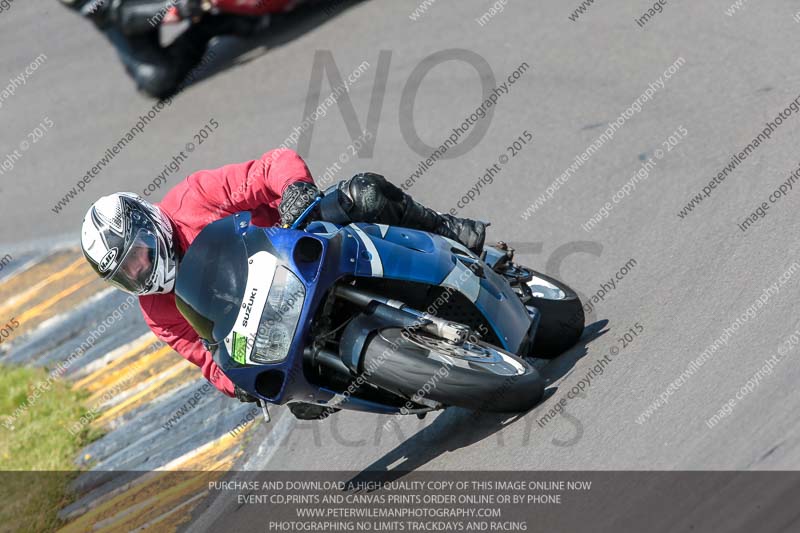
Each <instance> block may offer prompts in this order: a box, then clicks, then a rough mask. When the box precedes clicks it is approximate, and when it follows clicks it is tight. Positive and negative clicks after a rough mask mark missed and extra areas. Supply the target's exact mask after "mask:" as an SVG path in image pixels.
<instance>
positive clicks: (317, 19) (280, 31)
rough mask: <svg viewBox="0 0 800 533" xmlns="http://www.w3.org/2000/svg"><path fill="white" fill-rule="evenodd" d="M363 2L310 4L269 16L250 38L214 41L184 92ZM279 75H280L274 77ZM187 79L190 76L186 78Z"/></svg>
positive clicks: (336, 0)
mask: <svg viewBox="0 0 800 533" xmlns="http://www.w3.org/2000/svg"><path fill="white" fill-rule="evenodd" d="M363 1H364V0H331V1H330V2H311V3H309V4H307V5H300V6H298V7H297V8H296V9H294V10H293V11H290V12H288V13H280V14H276V15H272V19H271V21H270V24H269V26H268V27H267V28H265V29H264V30H262V31H261V32H259V33H258V34H257V35H253V36H252V37H248V38H242V37H232V36H227V35H222V36H218V37H215V38H214V39H213V40H212V41H211V43H210V44H209V49H208V50H207V51H206V57H211V58H212V59H211V60H210V61H209V62H208V63H207V65H206V66H205V67H203V68H202V69H199V70H198V71H197V74H196V77H193V78H192V79H191V81H190V82H189V83H186V84H185V85H184V86H182V87H181V90H184V89H186V88H188V87H191V86H193V85H196V84H198V83H199V82H201V81H203V80H205V79H208V78H210V77H212V76H215V75H217V74H221V73H223V72H225V71H226V70H228V69H230V68H232V67H236V66H239V65H244V64H246V63H249V62H250V61H253V60H254V59H257V58H259V57H261V56H263V55H265V54H267V53H268V52H269V51H270V50H272V49H274V48H279V47H280V46H283V45H285V44H287V43H289V42H291V41H293V40H295V39H297V38H299V37H301V36H302V35H304V34H305V33H308V32H309V31H311V30H313V29H314V28H316V27H317V26H321V25H323V24H326V23H328V22H330V21H333V20H334V19H335V18H336V17H338V16H339V15H341V14H342V13H344V12H345V11H347V10H348V9H350V8H352V7H354V6H356V5H358V4H360V3H362V2H363ZM276 74H280V73H276ZM190 76H191V74H190Z"/></svg>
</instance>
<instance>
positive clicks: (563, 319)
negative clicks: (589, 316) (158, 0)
mask: <svg viewBox="0 0 800 533" xmlns="http://www.w3.org/2000/svg"><path fill="white" fill-rule="evenodd" d="M528 270H529V271H530V272H531V273H532V274H533V279H532V280H531V281H529V282H527V285H528V287H529V288H530V289H531V291H532V292H533V296H531V297H530V298H529V299H528V300H526V301H525V304H526V305H532V306H533V307H536V308H537V309H538V310H539V311H540V313H541V317H540V318H539V329H537V330H536V337H534V341H533V356H534V357H540V358H544V359H551V358H553V357H556V356H558V355H559V354H562V353H564V352H565V351H567V350H569V349H570V348H572V347H573V346H574V345H575V343H576V342H578V339H580V338H581V335H583V326H584V320H585V317H584V314H583V304H581V300H580V298H578V295H577V294H575V291H573V290H572V289H571V288H570V287H569V286H568V285H566V284H564V283H562V282H560V281H558V280H557V279H555V278H551V277H550V276H546V275H544V274H542V273H540V272H536V271H535V270H530V269H528Z"/></svg>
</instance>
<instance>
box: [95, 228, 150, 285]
mask: <svg viewBox="0 0 800 533" xmlns="http://www.w3.org/2000/svg"><path fill="white" fill-rule="evenodd" d="M157 257H158V239H157V238H156V236H155V234H154V233H153V232H152V231H148V230H147V229H144V228H140V229H139V231H138V232H137V233H136V237H135V238H134V239H133V243H132V244H131V245H130V246H129V247H128V251H127V252H126V253H125V257H123V258H122V260H121V261H120V263H119V266H118V267H117V269H116V270H115V271H114V272H112V273H111V275H110V276H109V277H108V278H107V279H108V281H110V282H111V283H113V284H114V285H116V286H117V287H119V288H121V289H122V290H125V291H128V292H131V293H133V294H141V293H144V292H146V291H147V290H149V288H150V286H151V285H152V282H153V274H154V273H155V267H156V258H157Z"/></svg>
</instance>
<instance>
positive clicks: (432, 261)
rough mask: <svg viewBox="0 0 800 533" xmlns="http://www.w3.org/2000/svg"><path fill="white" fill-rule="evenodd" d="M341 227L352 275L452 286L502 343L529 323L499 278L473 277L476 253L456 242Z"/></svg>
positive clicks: (314, 228)
mask: <svg viewBox="0 0 800 533" xmlns="http://www.w3.org/2000/svg"><path fill="white" fill-rule="evenodd" d="M338 229H339V228H338V226H335V225H334V224H330V223H313V224H311V225H310V226H309V228H308V230H307V231H310V232H315V233H316V232H321V233H322V235H334V234H335V233H333V232H338ZM342 231H343V232H345V233H346V234H348V235H351V236H352V237H353V238H354V239H355V240H356V241H357V242H358V244H359V247H358V250H357V252H356V255H355V257H357V261H356V267H355V270H354V274H355V275H357V276H364V277H383V278H391V279H400V280H407V281H415V282H419V283H426V284H429V285H439V286H442V287H451V288H453V289H456V290H458V291H459V292H461V293H462V294H463V295H464V296H465V297H466V298H467V299H468V300H469V301H471V302H473V303H474V304H475V306H476V307H477V308H478V310H479V311H481V313H483V315H484V317H485V318H486V319H487V321H488V322H489V325H490V326H491V327H492V328H493V329H494V332H495V334H496V335H497V337H498V339H500V342H501V343H502V344H503V348H505V349H506V350H509V351H511V352H516V351H517V349H518V348H519V346H520V343H522V341H523V340H524V338H525V336H526V334H527V332H528V328H529V327H530V325H531V318H530V315H529V314H528V312H527V310H526V309H525V306H524V305H522V302H521V301H520V299H519V297H518V296H517V295H516V294H515V293H514V291H513V290H512V289H511V287H510V286H509V285H508V282H506V280H505V279H504V278H503V277H501V276H500V275H499V274H497V273H496V272H494V271H493V270H491V269H490V268H483V269H482V271H483V277H478V276H476V275H475V274H474V273H473V270H470V268H468V266H467V265H469V264H470V263H474V262H475V261H478V257H477V256H476V255H475V254H473V253H472V252H470V251H469V250H468V249H467V248H466V247H464V246H463V245H462V244H460V243H458V242H456V241H453V240H451V239H447V238H445V237H441V236H439V235H433V234H430V233H427V232H424V231H417V230H413V229H408V228H401V227H397V226H386V225H383V224H365V223H356V224H351V225H349V226H346V227H344V228H342ZM351 257H352V256H351Z"/></svg>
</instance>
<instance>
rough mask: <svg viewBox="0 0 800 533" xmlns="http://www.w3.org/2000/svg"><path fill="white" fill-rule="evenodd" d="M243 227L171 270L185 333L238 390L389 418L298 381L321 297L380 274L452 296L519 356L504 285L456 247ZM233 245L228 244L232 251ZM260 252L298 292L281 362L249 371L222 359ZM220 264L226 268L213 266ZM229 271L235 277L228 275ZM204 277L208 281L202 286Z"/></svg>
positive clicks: (218, 228) (417, 236)
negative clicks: (314, 254) (188, 329)
mask: <svg viewBox="0 0 800 533" xmlns="http://www.w3.org/2000/svg"><path fill="white" fill-rule="evenodd" d="M249 223H250V217H249V214H247V213H240V214H237V215H234V216H231V217H227V218H225V219H223V220H220V221H217V222H214V223H213V224H210V225H209V226H208V227H207V228H205V229H204V230H203V232H201V234H200V235H198V237H197V238H196V239H195V241H194V243H193V244H192V246H191V247H190V248H189V250H188V251H187V254H186V256H185V257H184V260H183V262H182V263H181V270H182V271H183V274H181V273H180V271H179V275H178V280H177V281H176V296H178V301H179V308H180V309H181V312H182V313H184V315H185V316H187V319H189V321H190V322H191V323H192V325H193V327H195V329H196V330H198V331H199V332H201V335H203V337H204V338H206V339H209V340H210V341H212V342H213V343H215V346H216V349H215V352H214V359H215V361H216V362H217V364H218V365H219V366H220V367H221V368H222V370H223V371H224V372H225V374H226V375H227V376H228V377H229V378H230V379H231V380H232V381H233V382H234V383H235V384H236V385H238V386H239V387H241V388H243V389H244V390H246V391H248V392H249V393H251V394H254V395H257V396H259V397H262V398H266V399H267V400H268V401H270V402H273V403H279V404H282V403H286V402H289V401H305V402H316V403H320V404H326V403H329V404H336V405H341V406H342V407H345V408H348V409H355V410H363V411H370V412H378V413H396V412H398V410H399V408H397V407H393V406H387V405H381V404H377V403H374V402H370V401H367V400H365V399H362V398H358V397H356V396H355V395H353V396H349V395H348V397H347V398H346V402H344V403H341V404H340V402H342V401H343V400H344V398H343V396H342V395H341V393H338V392H336V391H332V390H329V389H326V388H322V387H319V386H316V385H314V384H312V383H310V382H308V381H307V380H306V379H305V375H304V370H303V359H304V358H303V350H304V349H305V348H306V347H307V346H310V345H311V343H312V340H313V339H312V335H311V327H312V324H311V322H312V319H313V317H314V316H315V314H316V313H317V312H318V310H319V308H320V305H321V304H322V302H323V300H324V298H325V297H326V295H327V294H328V291H329V290H330V289H331V288H332V287H333V286H334V285H336V284H337V283H338V282H339V281H340V280H341V279H342V278H343V277H353V276H355V277H382V278H389V279H396V280H407V281H412V282H417V283H423V284H429V285H436V286H442V287H450V288H452V289H455V290H457V291H459V292H460V293H462V294H463V295H464V297H466V298H467V299H468V300H469V301H471V302H473V303H474V305H475V306H476V308H477V309H478V310H479V311H480V312H481V313H482V314H483V316H484V317H485V319H486V321H487V323H488V324H489V326H490V327H491V328H492V329H493V330H494V333H495V334H496V336H497V338H498V339H499V340H500V342H501V343H502V345H503V348H505V349H506V350H508V351H510V352H514V353H517V352H518V351H519V348H520V346H521V344H522V343H523V342H524V341H525V340H526V336H527V334H528V332H529V329H530V328H531V324H532V318H531V315H530V314H529V313H528V311H527V309H526V308H525V306H524V305H523V304H522V302H521V301H520V299H519V297H518V296H517V295H516V294H515V293H514V291H513V290H512V289H511V287H510V286H509V284H508V283H507V282H506V280H505V279H504V278H503V277H501V276H500V275H498V274H497V273H495V272H494V271H493V270H492V269H491V268H490V267H488V266H487V265H485V264H484V263H482V262H480V260H479V259H478V258H477V256H475V254H473V253H472V252H470V251H469V250H467V249H466V248H465V247H464V246H463V245H461V244H459V243H457V242H455V241H452V240H450V239H446V238H444V237H440V236H438V235H432V234H429V233H426V232H423V231H416V230H411V229H406V228H400V227H392V226H385V225H381V224H365V223H357V224H350V225H349V226H344V227H340V226H337V225H335V224H331V223H328V222H312V223H311V224H310V225H309V226H308V227H307V228H306V230H305V231H300V230H292V229H274V228H258V227H255V226H251V225H250V224H249ZM303 239H306V240H307V239H314V240H315V241H317V244H316V245H315V246H317V247H318V248H319V249H320V253H319V256H318V258H316V259H313V260H304V259H303V254H302V253H298V250H300V249H301V246H300V244H299V243H301V241H302V240H303ZM234 241H235V242H236V243H238V244H236V245H235V246H234ZM305 242H306V244H308V241H305ZM226 243H227V244H226ZM226 246H227V247H228V248H231V250H233V251H235V252H236V253H235V254H234V253H233V252H230V253H228V256H229V257H228V259H227V263H226V262H225V261H223V260H222V259H221V258H220V257H215V256H217V255H219V254H221V253H223V252H222V250H223V249H226ZM264 252H266V253H267V254H268V256H269V257H270V258H271V259H269V261H270V262H271V263H270V264H272V265H273V267H272V268H276V267H275V266H274V265H277V268H285V269H288V270H289V271H291V272H293V273H294V274H295V275H296V277H297V279H298V280H299V281H300V282H301V283H302V285H303V288H304V291H305V293H304V299H301V301H302V310H301V311H300V316H299V319H298V321H297V329H296V330H295V332H294V336H293V337H292V339H293V340H292V342H291V346H290V347H289V348H288V353H287V354H286V357H285V358H284V359H282V360H276V361H275V362H271V363H258V364H254V363H253V362H251V361H249V360H248V361H247V362H243V361H242V360H241V358H240V359H239V360H238V361H237V360H235V358H234V356H233V355H232V354H231V353H230V352H232V351H236V350H234V349H232V348H231V340H230V339H231V337H234V338H235V337H236V335H234V334H233V331H231V329H230V328H231V327H232V324H233V323H234V322H236V321H238V320H239V318H238V317H237V313H239V307H241V308H242V309H244V308H245V301H244V299H243V298H244V297H243V295H244V292H245V286H244V284H245V281H247V283H250V282H254V280H258V279H259V278H260V276H259V273H260V272H262V269H260V268H256V267H252V268H251V269H250V270H248V264H247V263H249V265H254V264H255V265H258V264H260V263H258V261H260V260H259V259H258V257H259V256H260V257H262V258H263V257H264V255H265V254H264ZM237 258H238V259H237ZM254 261H255V262H254ZM304 261H305V262H304ZM476 263H477V264H476ZM220 265H227V266H226V267H225V268H220ZM469 265H473V268H472V269H470V268H469V267H468V266H469ZM234 271H237V272H238V273H237V274H235V275H234V274H233V272H234ZM248 272H249V274H248ZM474 272H477V273H478V275H476V274H475V273H474ZM229 278H230V279H229ZM209 279H215V280H216V281H215V282H214V283H209V282H208V280H209ZM265 283H267V284H268V283H269V280H267V281H266V282H265ZM223 288H224V289H225V290H222V289H223ZM250 294H251V293H250V289H248V295H250ZM252 294H253V295H254V294H256V291H255V290H253V291H252ZM251 298H252V297H251ZM251 303H252V302H251ZM231 304H232V305H231ZM262 305H263V304H262ZM234 331H235V330H234ZM226 343H227V347H226ZM247 350H250V348H249V346H248V348H247ZM249 353H250V352H249ZM270 371H276V374H275V375H279V376H281V377H280V379H279V380H278V381H277V385H276V386H275V388H274V392H273V393H270V394H268V395H261V394H260V393H258V392H257V391H258V390H264V388H263V387H261V388H260V389H259V387H258V386H257V382H258V380H264V379H265V376H266V375H268V374H269V373H270ZM262 385H263V383H262ZM270 390H273V389H270Z"/></svg>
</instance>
